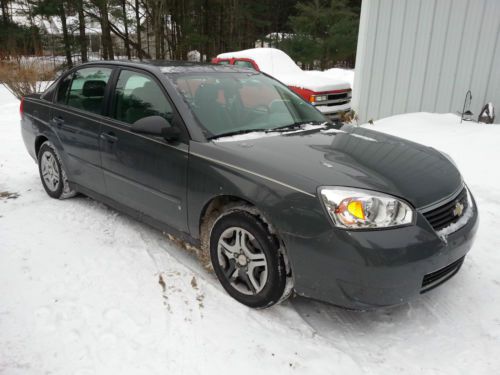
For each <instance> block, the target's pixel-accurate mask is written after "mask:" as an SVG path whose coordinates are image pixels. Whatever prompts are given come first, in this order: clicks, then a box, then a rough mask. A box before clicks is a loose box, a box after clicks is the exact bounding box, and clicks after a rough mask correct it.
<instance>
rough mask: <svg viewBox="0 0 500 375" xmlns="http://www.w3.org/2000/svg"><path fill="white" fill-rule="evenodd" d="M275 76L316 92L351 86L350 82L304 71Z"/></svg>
mask: <svg viewBox="0 0 500 375" xmlns="http://www.w3.org/2000/svg"><path fill="white" fill-rule="evenodd" d="M274 77H275V78H277V79H278V80H279V81H281V82H282V83H284V84H285V85H287V86H294V87H300V88H303V89H308V90H311V91H314V92H326V91H334V90H348V89H350V88H351V85H350V84H349V82H347V81H344V80H341V79H334V78H330V77H319V76H315V75H312V74H306V73H304V72H302V71H301V72H299V73H294V74H288V73H285V74H283V73H275V74H274Z"/></svg>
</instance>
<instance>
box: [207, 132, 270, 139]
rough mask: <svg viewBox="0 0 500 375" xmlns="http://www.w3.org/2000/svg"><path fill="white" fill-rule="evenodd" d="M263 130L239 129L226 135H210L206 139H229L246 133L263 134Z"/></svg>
mask: <svg viewBox="0 0 500 375" xmlns="http://www.w3.org/2000/svg"><path fill="white" fill-rule="evenodd" d="M263 131H264V129H240V130H235V131H231V132H227V133H221V134H216V135H212V136H210V137H207V139H208V140H212V139H217V138H221V137H230V136H232V135H238V134H246V133H253V132H263Z"/></svg>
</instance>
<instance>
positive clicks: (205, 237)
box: [199, 195, 293, 296]
mask: <svg viewBox="0 0 500 375" xmlns="http://www.w3.org/2000/svg"><path fill="white" fill-rule="evenodd" d="M231 208H234V209H241V210H243V211H246V212H248V213H250V214H252V215H254V216H255V217H257V219H258V220H260V221H261V222H262V223H263V224H264V225H265V226H266V227H267V229H268V230H269V233H270V234H271V235H272V236H273V237H274V238H275V240H276V241H277V243H278V246H279V249H280V252H281V254H282V256H283V258H284V261H285V266H286V272H287V292H286V293H285V294H284V296H285V295H286V296H288V295H289V294H290V293H291V292H292V290H293V272H292V267H291V263H290V260H289V258H288V253H287V251H286V248H285V244H284V242H283V240H282V239H281V238H280V236H279V234H278V233H277V232H276V229H275V228H274V227H273V225H272V223H270V222H269V220H268V219H267V218H266V217H265V216H264V215H263V213H262V212H260V211H259V209H258V208H257V207H256V206H255V205H254V204H253V203H251V202H249V201H247V200H245V199H241V198H238V197H235V196H232V195H219V196H217V197H214V198H212V199H211V200H210V201H209V202H208V203H207V204H205V206H204V207H203V210H202V211H201V215H200V222H199V225H200V227H199V230H200V244H201V259H202V262H203V263H205V265H208V264H209V262H210V260H209V259H210V255H209V254H210V233H211V228H212V227H213V225H214V223H215V221H216V220H217V218H218V217H219V216H220V214H221V213H223V212H224V211H226V210H231Z"/></svg>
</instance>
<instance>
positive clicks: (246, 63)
mask: <svg viewBox="0 0 500 375" xmlns="http://www.w3.org/2000/svg"><path fill="white" fill-rule="evenodd" d="M234 65H237V66H243V67H245V68H251V69H255V68H254V66H253V64H252V63H251V62H250V61H246V60H236V61H235V62H234Z"/></svg>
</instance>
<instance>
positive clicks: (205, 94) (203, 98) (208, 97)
mask: <svg viewBox="0 0 500 375" xmlns="http://www.w3.org/2000/svg"><path fill="white" fill-rule="evenodd" d="M219 90H220V86H219V85H217V84H214V83H208V84H202V85H201V86H200V87H198V90H196V93H195V95H194V101H195V103H196V104H197V105H203V104H205V105H209V104H212V103H215V102H216V101H217V98H218V95H219Z"/></svg>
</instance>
